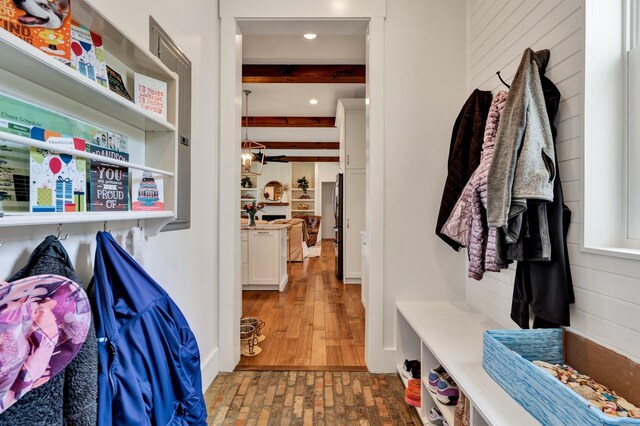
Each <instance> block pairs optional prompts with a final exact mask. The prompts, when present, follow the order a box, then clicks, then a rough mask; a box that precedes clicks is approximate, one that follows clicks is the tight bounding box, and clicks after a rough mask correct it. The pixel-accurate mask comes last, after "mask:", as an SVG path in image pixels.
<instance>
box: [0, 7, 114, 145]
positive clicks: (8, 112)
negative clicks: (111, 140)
mask: <svg viewBox="0 0 640 426" xmlns="http://www.w3.org/2000/svg"><path fill="white" fill-rule="evenodd" d="M0 1H2V0H0ZM0 120H7V121H10V122H13V123H16V124H22V125H25V126H29V127H30V128H31V127H39V128H41V129H47V130H50V131H52V132H57V133H59V134H61V135H73V136H74V137H77V138H80V139H84V140H85V141H88V142H89V141H90V142H93V143H96V144H97V145H102V146H105V147H106V146H107V139H108V138H107V136H108V132H107V131H106V130H103V129H100V128H98V127H96V126H92V125H90V124H87V123H85V122H82V121H80V120H76V119H74V118H72V117H69V116H66V115H64V114H60V113H57V112H54V111H50V110H48V109H45V108H42V107H40V106H38V105H34V104H31V103H29V102H25V101H23V100H20V99H17V98H14V97H12V96H9V95H7V94H6V93H3V92H0ZM0 130H2V131H4V129H0ZM98 142H99V143H98Z"/></svg>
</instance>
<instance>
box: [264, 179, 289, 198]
mask: <svg viewBox="0 0 640 426" xmlns="http://www.w3.org/2000/svg"><path fill="white" fill-rule="evenodd" d="M283 191H284V188H283V185H282V184H281V183H280V182H278V181H277V180H272V181H270V182H269V183H267V184H266V185H265V186H264V191H262V193H263V194H262V195H263V196H264V198H265V200H267V201H280V199H281V198H282V192H283Z"/></svg>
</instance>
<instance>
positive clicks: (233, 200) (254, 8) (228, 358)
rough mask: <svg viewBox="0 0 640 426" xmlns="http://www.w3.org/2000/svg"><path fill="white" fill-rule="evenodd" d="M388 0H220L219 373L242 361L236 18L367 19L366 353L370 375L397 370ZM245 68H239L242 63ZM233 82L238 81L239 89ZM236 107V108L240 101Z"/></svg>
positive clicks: (238, 44)
mask: <svg viewBox="0 0 640 426" xmlns="http://www.w3.org/2000/svg"><path fill="white" fill-rule="evenodd" d="M385 14H386V0H353V1H350V2H344V1H342V0H318V1H315V2H311V3H309V2H300V1H298V0H290V1H283V0H279V1H278V2H277V3H276V2H272V1H264V0H220V16H221V26H220V58H221V60H220V158H219V168H220V202H219V203H220V223H219V235H220V239H219V245H220V246H219V265H220V274H219V282H220V290H219V295H220V298H219V316H220V317H219V323H220V353H221V354H220V370H221V371H233V369H234V368H235V366H236V365H237V363H238V361H239V359H240V346H239V339H238V338H237V333H236V331H237V330H236V329H237V327H235V324H237V321H238V320H239V318H240V315H241V312H242V286H241V283H240V276H241V269H240V223H239V222H240V220H239V217H238V214H237V206H238V202H239V201H240V195H239V194H240V192H239V191H237V188H238V186H239V182H236V181H238V180H239V179H240V178H239V176H240V166H239V161H236V160H237V159H238V158H240V133H239V130H240V129H239V127H240V124H239V123H240V117H241V110H240V105H241V102H240V100H241V97H240V93H241V67H240V66H239V63H241V60H242V53H241V50H240V49H239V48H238V46H241V36H238V35H237V34H239V30H238V28H237V24H236V21H237V20H243V19H244V20H246V19H257V20H267V19H368V18H370V22H369V30H368V37H367V39H368V41H367V58H368V59H367V122H368V123H369V124H370V128H369V129H368V133H367V150H368V153H369V155H368V159H367V171H368V173H367V176H368V179H367V206H366V216H367V223H366V227H367V233H368V235H369V241H370V250H371V262H370V273H369V275H368V276H369V277H370V284H369V295H368V297H367V300H368V309H367V310H366V316H367V318H366V326H365V352H366V362H367V366H368V368H369V370H370V371H371V372H393V371H395V363H394V356H390V355H389V352H390V351H391V353H392V354H394V353H395V351H394V350H385V348H384V340H383V335H382V330H383V329H384V327H383V275H382V272H383V266H382V265H383V262H384V192H383V190H382V188H384V124H383V123H384V16H385ZM240 65H241V64H240ZM234 82H235V84H234ZM234 102H235V104H234Z"/></svg>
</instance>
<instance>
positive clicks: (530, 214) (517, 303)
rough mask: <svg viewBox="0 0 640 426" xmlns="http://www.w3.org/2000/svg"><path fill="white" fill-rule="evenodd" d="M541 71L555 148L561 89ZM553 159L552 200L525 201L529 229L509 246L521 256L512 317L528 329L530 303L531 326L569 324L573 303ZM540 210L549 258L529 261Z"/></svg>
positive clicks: (535, 252) (565, 222) (563, 209)
mask: <svg viewBox="0 0 640 426" xmlns="http://www.w3.org/2000/svg"><path fill="white" fill-rule="evenodd" d="M545 65H546V64H545ZM544 72H545V67H540V78H541V80H542V89H543V92H544V99H545V104H546V107H547V115H548V116H549V122H550V123H551V131H552V134H553V141H554V150H555V149H556V147H555V141H556V134H557V131H556V128H555V126H554V124H553V123H554V121H555V118H556V115H557V113H558V108H559V106H560V91H559V90H558V88H557V87H556V85H555V84H553V82H552V81H551V80H549V79H548V78H547V77H546V76H545V75H544ZM555 158H556V164H555V169H556V178H555V181H554V185H553V202H551V203H543V202H541V201H534V200H527V205H528V208H527V211H526V212H525V213H524V217H523V222H526V223H528V226H527V229H528V230H529V232H527V233H521V234H520V239H519V240H518V243H516V244H515V245H511V244H509V246H512V247H511V249H512V250H511V251H512V252H517V253H519V254H520V255H522V256H523V258H524V259H523V260H520V259H519V261H518V266H517V269H516V278H515V283H514V289H513V301H512V305H511V319H513V321H515V322H516V323H517V324H518V325H519V326H520V327H521V328H529V306H530V307H531V310H532V311H533V314H534V321H533V327H534V328H554V327H559V326H561V325H564V326H568V325H569V322H570V318H569V316H570V315H569V305H570V304H572V303H574V302H575V297H574V293H573V283H572V279H571V265H570V263H569V253H568V250H567V233H568V232H569V225H570V223H571V210H569V208H568V207H567V206H566V205H565V204H564V196H563V193H562V182H561V180H560V174H559V172H558V170H559V169H558V154H557V153H556V154H555ZM540 212H546V219H547V223H548V234H549V242H550V245H551V258H550V260H548V261H539V260H535V261H534V260H529V259H531V258H540V251H539V249H540V240H541V237H540V235H536V231H539V230H540V228H539V227H537V224H538V223H539V222H540V219H539V218H537V217H535V215H536V214H540Z"/></svg>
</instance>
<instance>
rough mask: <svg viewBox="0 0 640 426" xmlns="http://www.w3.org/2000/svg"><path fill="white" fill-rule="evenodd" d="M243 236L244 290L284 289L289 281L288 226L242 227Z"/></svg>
mask: <svg viewBox="0 0 640 426" xmlns="http://www.w3.org/2000/svg"><path fill="white" fill-rule="evenodd" d="M242 235H243V237H242V238H243V240H242V284H243V289H245V290H279V291H283V290H284V288H285V287H286V285H287V281H288V280H289V275H288V274H287V226H286V225H266V226H258V227H257V228H256V229H243V230H242ZM245 236H246V237H245ZM245 238H246V240H245ZM245 271H246V274H245Z"/></svg>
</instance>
